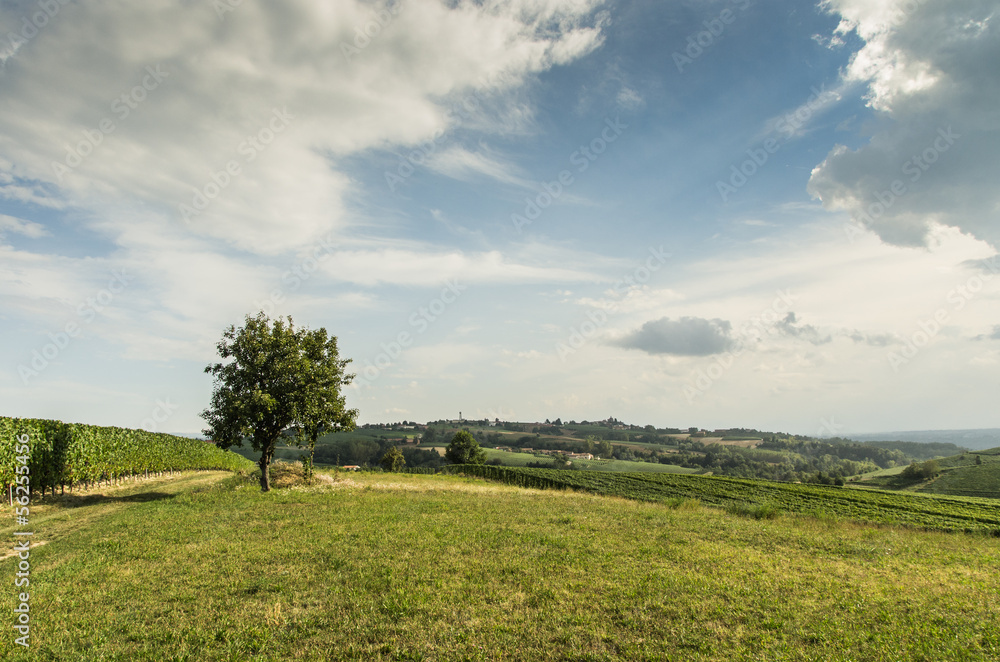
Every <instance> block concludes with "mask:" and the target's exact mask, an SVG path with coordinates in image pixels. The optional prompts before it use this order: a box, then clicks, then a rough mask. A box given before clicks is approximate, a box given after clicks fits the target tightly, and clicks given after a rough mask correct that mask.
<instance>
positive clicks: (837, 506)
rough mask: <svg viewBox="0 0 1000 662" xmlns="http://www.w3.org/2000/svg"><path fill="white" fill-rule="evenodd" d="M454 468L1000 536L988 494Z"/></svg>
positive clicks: (543, 484) (640, 495)
mask: <svg viewBox="0 0 1000 662" xmlns="http://www.w3.org/2000/svg"><path fill="white" fill-rule="evenodd" d="M448 470H449V471H452V472H459V473H466V474H469V475H474V476H479V477H483V478H488V479H492V480H498V481H501V482H505V483H508V484H512V485H521V486H527V487H537V488H554V489H575V490H583V491H587V492H592V493H594V494H602V495H607V496H619V497H625V498H629V499H637V500H641V501H659V502H677V501H678V500H681V501H682V500H685V499H690V500H697V501H698V502H700V503H702V504H706V505H713V506H720V507H729V508H738V507H753V508H766V509H769V510H767V512H770V513H773V512H787V513H799V514H808V515H814V516H817V517H826V518H832V519H845V520H854V521H859V522H868V523H874V524H892V525H907V526H913V527H919V528H924V529H929V530H941V531H966V532H979V533H986V534H990V535H994V536H1000V502H994V501H988V500H969V499H961V498H950V499H949V498H926V497H921V496H916V495H909V494H898V493H890V492H877V491H871V490H853V489H844V488H836V487H828V486H820V485H799V484H790V483H777V482H769V481H756V480H739V479H733V478H722V477H715V476H678V475H670V474H649V473H614V474H609V473H598V472H593V471H557V470H553V469H512V468H504V467H490V466H474V465H464V466H454V467H449V468H448Z"/></svg>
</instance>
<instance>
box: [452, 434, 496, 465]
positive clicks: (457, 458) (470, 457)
mask: <svg viewBox="0 0 1000 662" xmlns="http://www.w3.org/2000/svg"><path fill="white" fill-rule="evenodd" d="M444 456H445V458H446V459H447V460H448V461H449V462H451V463H452V464H483V463H484V462H486V452H485V451H484V450H483V449H482V448H480V447H479V442H478V441H476V439H475V437H473V436H472V433H471V432H469V431H468V430H459V431H458V432H456V433H455V436H453V437H452V438H451V443H449V444H448V448H447V449H446V450H445V452H444Z"/></svg>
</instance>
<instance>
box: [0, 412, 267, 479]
mask: <svg viewBox="0 0 1000 662" xmlns="http://www.w3.org/2000/svg"><path fill="white" fill-rule="evenodd" d="M25 434H26V435H28V446H29V449H30V451H29V457H30V460H29V462H28V468H29V474H28V475H29V476H30V477H31V479H30V485H31V490H32V491H33V492H38V491H40V492H41V493H42V494H44V493H45V491H46V490H54V489H55V488H56V487H60V488H62V487H65V486H69V487H72V486H73V485H76V484H79V483H84V484H90V483H98V482H101V481H106V480H107V481H113V480H118V479H120V478H124V477H127V476H134V475H137V474H148V473H158V472H162V471H180V470H183V469H221V470H227V471H236V470H239V469H243V468H251V469H252V468H253V463H252V462H250V460H247V459H246V458H244V457H242V456H240V455H237V454H236V453H231V452H229V451H223V450H220V449H219V448H216V447H215V445H213V444H211V443H206V442H204V441H199V440H197V439H188V438H185V437H177V436H174V435H170V434H162V433H158V432H147V431H145V430H132V429H126V428H117V427H99V426H96V425H83V424H80V423H63V422H61V421H50V420H44V419H35V418H8V417H5V416H0V484H2V485H3V490H4V492H5V493H6V492H7V486H8V485H10V484H11V483H13V482H14V477H15V475H16V472H15V468H16V467H17V466H18V464H19V461H18V459H17V458H18V455H17V453H16V452H15V451H16V447H17V446H18V445H20V444H19V443H18V441H17V440H18V438H19V437H20V436H21V435H25Z"/></svg>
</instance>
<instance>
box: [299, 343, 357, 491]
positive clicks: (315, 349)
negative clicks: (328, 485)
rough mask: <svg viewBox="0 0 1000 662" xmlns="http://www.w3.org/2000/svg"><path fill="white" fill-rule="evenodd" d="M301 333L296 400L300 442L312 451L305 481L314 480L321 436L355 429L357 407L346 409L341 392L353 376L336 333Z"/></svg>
mask: <svg viewBox="0 0 1000 662" xmlns="http://www.w3.org/2000/svg"><path fill="white" fill-rule="evenodd" d="M299 334H300V338H299V343H300V347H301V352H300V357H299V358H300V366H299V370H300V374H301V375H302V385H301V387H300V388H299V391H298V402H297V403H296V416H297V419H298V420H297V423H298V436H297V445H298V446H299V447H300V448H303V447H304V448H306V449H308V451H309V455H308V456H307V457H304V458H303V464H304V465H305V470H306V480H312V477H313V456H314V455H315V453H316V441H317V440H318V439H319V436H320V435H321V434H326V433H329V432H345V431H350V430H353V429H354V421H355V419H356V418H357V416H358V410H357V409H347V405H346V401H345V399H344V396H343V395H341V393H340V387H341V386H347V385H348V384H350V383H351V380H352V379H353V378H354V375H349V374H346V373H345V372H344V370H345V369H346V367H347V364H348V363H350V362H351V360H350V359H343V360H342V359H341V358H340V354H339V353H338V351H337V338H336V336H329V337H328V336H327V333H326V329H323V328H320V329H316V330H315V331H309V330H308V329H303V330H301V331H300V332H299Z"/></svg>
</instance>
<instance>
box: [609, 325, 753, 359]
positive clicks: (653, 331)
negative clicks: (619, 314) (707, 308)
mask: <svg viewBox="0 0 1000 662" xmlns="http://www.w3.org/2000/svg"><path fill="white" fill-rule="evenodd" d="M731 331H732V325H731V324H730V323H729V322H727V321H726V320H721V319H711V320H709V319H703V318H700V317H681V318H680V319H677V320H672V319H670V318H669V317H664V318H662V319H658V320H652V321H649V322H646V323H645V324H643V325H642V326H641V327H640V328H639V329H637V330H635V331H633V332H632V333H629V334H628V335H626V336H625V337H624V338H621V339H619V340H616V341H614V342H613V344H614V345H617V346H618V347H624V348H625V349H639V350H642V351H644V352H646V353H647V354H671V355H674V356H709V355H711V354H718V353H720V352H724V351H726V350H728V349H730V348H731V347H732V345H733V339H732V337H731V335H730V332H731Z"/></svg>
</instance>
